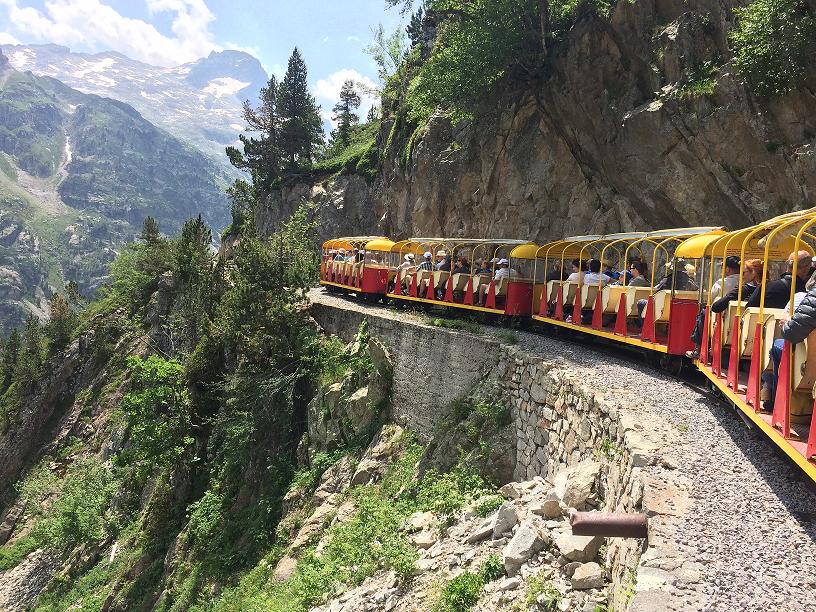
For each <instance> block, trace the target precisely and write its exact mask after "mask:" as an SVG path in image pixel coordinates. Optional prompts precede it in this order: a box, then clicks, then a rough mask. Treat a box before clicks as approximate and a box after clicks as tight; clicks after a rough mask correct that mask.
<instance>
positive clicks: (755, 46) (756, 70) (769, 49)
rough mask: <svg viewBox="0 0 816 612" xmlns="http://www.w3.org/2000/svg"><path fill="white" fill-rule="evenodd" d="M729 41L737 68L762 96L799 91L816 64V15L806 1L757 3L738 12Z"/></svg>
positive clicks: (736, 11) (774, 0) (764, 0)
mask: <svg viewBox="0 0 816 612" xmlns="http://www.w3.org/2000/svg"><path fill="white" fill-rule="evenodd" d="M735 13H736V14H737V18H738V21H737V27H736V28H734V29H733V30H731V33H730V35H729V40H730V43H731V47H732V50H733V53H734V59H733V63H734V66H735V68H736V69H737V70H738V71H739V72H740V73H741V74H742V75H743V76H744V77H745V80H746V81H747V83H748V85H749V86H750V87H751V88H752V89H753V90H754V91H756V92H757V93H758V94H759V95H762V96H778V95H783V94H786V93H788V92H789V91H791V90H793V89H794V88H796V87H797V86H798V85H799V84H800V83H801V82H802V81H803V79H804V77H805V75H806V74H807V70H808V69H809V67H810V66H812V63H813V56H814V52H816V15H814V14H813V9H812V4H808V2H807V1H806V0H754V2H752V3H751V4H749V5H748V6H746V7H744V8H739V9H735Z"/></svg>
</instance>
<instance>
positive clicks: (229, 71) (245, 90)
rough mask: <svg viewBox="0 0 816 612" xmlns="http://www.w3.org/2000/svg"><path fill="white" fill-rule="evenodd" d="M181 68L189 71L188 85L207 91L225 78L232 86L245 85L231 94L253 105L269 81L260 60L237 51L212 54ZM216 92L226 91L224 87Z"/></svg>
mask: <svg viewBox="0 0 816 612" xmlns="http://www.w3.org/2000/svg"><path fill="white" fill-rule="evenodd" d="M179 68H180V69H182V70H185V69H186V77H185V80H186V81H187V82H188V83H190V84H191V85H193V86H194V87H196V88H198V89H202V90H205V91H212V90H213V84H214V82H216V81H223V80H224V79H228V80H229V81H230V82H233V83H238V82H240V83H244V85H243V87H241V88H239V89H236V90H235V91H232V92H231V93H232V94H233V95H235V96H236V97H237V98H238V99H239V100H246V99H249V100H252V101H253V102H254V101H255V100H256V99H257V98H258V95H259V94H260V91H261V88H262V87H264V86H265V85H266V82H267V81H268V80H269V76H268V75H267V74H266V71H265V70H264V69H263V66H262V65H261V62H259V61H258V58H256V57H255V56H253V55H250V54H249V53H247V52H246V51H238V50H236V49H227V50H224V51H212V52H210V54H209V55H208V56H207V57H204V58H201V59H200V60H196V61H195V62H190V63H188V64H183V65H182V66H179ZM216 89H217V91H224V89H223V87H216Z"/></svg>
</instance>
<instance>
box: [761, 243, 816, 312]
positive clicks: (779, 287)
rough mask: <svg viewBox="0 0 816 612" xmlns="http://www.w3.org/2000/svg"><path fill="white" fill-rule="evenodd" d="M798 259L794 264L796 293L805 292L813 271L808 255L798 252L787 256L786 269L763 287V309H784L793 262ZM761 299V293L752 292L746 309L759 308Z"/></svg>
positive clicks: (788, 292) (788, 293)
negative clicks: (777, 277)
mask: <svg viewBox="0 0 816 612" xmlns="http://www.w3.org/2000/svg"><path fill="white" fill-rule="evenodd" d="M797 257H798V259H799V261H798V263H797V264H796V292H797V293H798V292H800V291H804V290H805V283H806V282H807V280H808V277H809V276H810V273H811V272H812V270H813V266H812V261H811V256H810V253H808V252H807V251H799V252H798V253H791V254H790V255H789V256H788V261H787V268H786V271H785V273H784V274H782V276H781V277H780V278H779V279H777V280H775V281H771V282H770V283H768V284H767V285H765V308H784V307H785V306H786V305H787V303H788V300H790V290H791V276H792V274H793V260H794V258H797ZM761 297H762V292H761V291H754V293H753V295H751V297H750V298H748V302H747V303H746V304H745V307H746V308H753V307H757V306H759V300H760V298H761Z"/></svg>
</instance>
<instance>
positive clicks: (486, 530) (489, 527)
mask: <svg viewBox="0 0 816 612" xmlns="http://www.w3.org/2000/svg"><path fill="white" fill-rule="evenodd" d="M495 524H496V514H495V513H494V514H492V515H491V516H489V517H487V518H486V519H485V520H483V521H482V522H481V523H480V524H479V525H478V526H477V527H476V529H475V530H474V531H473V533H471V534H470V535H469V536H468V539H467V543H468V544H476V542H481V541H482V540H486V539H487V538H489V537H490V536H492V535H493V527H494V526H495Z"/></svg>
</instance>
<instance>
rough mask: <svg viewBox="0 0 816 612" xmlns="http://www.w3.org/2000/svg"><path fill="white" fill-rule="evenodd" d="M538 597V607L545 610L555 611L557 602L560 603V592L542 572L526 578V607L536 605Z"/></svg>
mask: <svg viewBox="0 0 816 612" xmlns="http://www.w3.org/2000/svg"><path fill="white" fill-rule="evenodd" d="M539 598H541V599H540V604H539V606H540V608H539V609H544V610H546V611H547V612H555V610H557V609H558V604H559V603H561V592H560V591H559V590H558V588H557V587H556V586H555V585H554V584H553V583H552V582H550V581H549V580H547V577H546V576H544V575H543V574H537V575H535V576H530V578H528V579H527V597H526V599H525V601H526V604H527V607H528V608H529V607H530V606H534V605H536V602H538V601H539Z"/></svg>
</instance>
